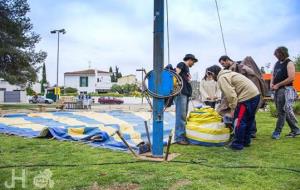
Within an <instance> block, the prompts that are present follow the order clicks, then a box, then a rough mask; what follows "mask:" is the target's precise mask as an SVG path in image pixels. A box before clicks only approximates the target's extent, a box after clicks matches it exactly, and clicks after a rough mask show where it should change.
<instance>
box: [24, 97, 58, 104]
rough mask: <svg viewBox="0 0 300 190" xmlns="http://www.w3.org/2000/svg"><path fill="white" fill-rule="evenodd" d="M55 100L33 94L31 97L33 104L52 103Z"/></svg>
mask: <svg viewBox="0 0 300 190" xmlns="http://www.w3.org/2000/svg"><path fill="white" fill-rule="evenodd" d="M53 102H54V101H53V100H52V99H49V98H46V97H44V96H32V97H30V98H29V103H31V104H37V103H38V104H52V103H53Z"/></svg>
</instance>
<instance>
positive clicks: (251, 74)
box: [217, 56, 267, 116]
mask: <svg viewBox="0 0 300 190" xmlns="http://www.w3.org/2000/svg"><path fill="white" fill-rule="evenodd" d="M247 65H249V66H252V65H255V66H256V64H255V62H254V60H253V59H252V57H249V56H248V57H246V58H245V59H244V60H243V62H242V63H240V64H237V63H233V65H231V67H230V68H229V70H231V71H234V72H237V73H240V74H242V75H244V76H246V77H247V78H248V79H250V80H251V81H252V82H253V83H254V84H255V86H256V87H257V88H258V90H259V92H260V94H261V100H260V103H259V107H261V106H262V105H263V104H264V101H263V97H264V96H265V95H266V93H267V87H266V83H265V81H264V80H263V78H262V76H261V73H260V71H259V70H258V69H252V68H253V67H254V66H253V67H252V68H250V67H249V66H247ZM217 111H218V112H219V114H220V115H222V116H224V115H225V114H228V113H230V108H229V106H228V101H227V100H226V98H225V97H223V96H222V99H221V104H220V105H219V107H218V108H217Z"/></svg>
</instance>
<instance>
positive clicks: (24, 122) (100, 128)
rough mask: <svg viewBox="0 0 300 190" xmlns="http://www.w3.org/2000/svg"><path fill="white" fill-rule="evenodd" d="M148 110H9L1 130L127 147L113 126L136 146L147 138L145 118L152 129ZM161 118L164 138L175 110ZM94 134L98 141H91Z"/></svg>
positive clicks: (3, 131) (170, 127)
mask: <svg viewBox="0 0 300 190" xmlns="http://www.w3.org/2000/svg"><path fill="white" fill-rule="evenodd" d="M151 114H152V113H151V112H125V111H108V112H92V111H90V112H88V111H87V112H45V113H43V112H41V113H28V114H8V115H5V116H3V117H0V133H6V134H13V135H18V136H24V137H29V138H33V137H54V138H56V139H58V140H72V141H84V142H87V143H89V144H91V145H92V146H99V147H105V148H110V149H119V150H126V149H127V147H126V146H125V145H124V144H123V142H122V141H121V139H120V138H119V137H118V136H117V135H116V134H115V132H116V130H119V131H120V132H121V133H122V134H123V137H124V138H125V139H126V141H127V142H128V143H129V144H130V145H131V146H132V147H134V148H137V145H138V144H140V143H141V142H147V135H146V130H145V126H144V121H148V126H149V130H150V133H152V123H151V122H152V119H151V118H152V117H151ZM164 121H165V122H164V138H165V139H167V137H168V134H169V133H170V132H171V130H172V129H173V128H174V126H175V117H174V113H169V112H166V113H165V116H164ZM150 135H151V134H150ZM95 136H96V137H97V138H98V141H97V142H94V141H92V137H95ZM99 139H100V140H99Z"/></svg>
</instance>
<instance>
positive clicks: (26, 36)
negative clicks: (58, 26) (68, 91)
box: [0, 0, 47, 85]
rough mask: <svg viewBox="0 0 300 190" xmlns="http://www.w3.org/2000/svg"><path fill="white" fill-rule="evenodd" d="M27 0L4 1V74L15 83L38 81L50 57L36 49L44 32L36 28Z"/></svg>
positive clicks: (0, 36) (0, 6)
mask: <svg viewBox="0 0 300 190" xmlns="http://www.w3.org/2000/svg"><path fill="white" fill-rule="evenodd" d="M29 11H30V8H29V4H28V3H27V0H1V1H0V26H1V27H0V78H3V79H4V80H6V81H8V82H9V83H11V84H18V85H22V84H23V85H24V84H27V83H30V82H36V81H37V72H38V71H39V69H40V66H41V64H42V63H43V62H44V60H45V59H46V57H47V54H46V52H43V51H39V52H36V51H35V45H36V43H38V42H39V41H40V39H41V38H40V36H39V35H38V34H36V33H34V32H33V31H32V28H33V26H32V24H31V23H30V19H29V17H28V16H27V13H28V12H29Z"/></svg>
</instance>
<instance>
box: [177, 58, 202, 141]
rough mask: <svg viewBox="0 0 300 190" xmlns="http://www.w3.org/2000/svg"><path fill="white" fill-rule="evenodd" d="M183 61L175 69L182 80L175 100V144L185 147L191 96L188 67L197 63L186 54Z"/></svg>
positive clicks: (196, 60)
mask: <svg viewBox="0 0 300 190" xmlns="http://www.w3.org/2000/svg"><path fill="white" fill-rule="evenodd" d="M183 61H184V62H180V63H178V64H177V67H176V73H177V74H179V75H180V76H181V78H182V81H183V88H182V91H181V92H180V94H179V95H178V96H177V97H176V98H175V104H176V121H175V142H177V144H180V145H187V144H188V142H187V140H186V137H185V133H186V130H185V127H186V117H187V113H188V105H189V98H190V97H191V96H192V85H191V74H190V67H192V66H193V65H194V64H195V63H196V62H198V59H196V57H195V56H194V55H193V54H186V55H185V57H184V58H183Z"/></svg>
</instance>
